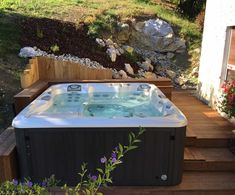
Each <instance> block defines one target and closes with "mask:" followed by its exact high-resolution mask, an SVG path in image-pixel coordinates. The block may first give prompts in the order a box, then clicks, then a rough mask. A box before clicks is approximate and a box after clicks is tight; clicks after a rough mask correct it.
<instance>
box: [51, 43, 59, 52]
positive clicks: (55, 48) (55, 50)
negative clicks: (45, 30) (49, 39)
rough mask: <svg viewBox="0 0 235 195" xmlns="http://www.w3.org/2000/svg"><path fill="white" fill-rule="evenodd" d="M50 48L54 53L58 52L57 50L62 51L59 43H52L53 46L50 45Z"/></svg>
mask: <svg viewBox="0 0 235 195" xmlns="http://www.w3.org/2000/svg"><path fill="white" fill-rule="evenodd" d="M50 50H51V51H52V52H53V53H57V52H59V51H60V47H59V46H58V45H57V44H55V45H52V46H51V47H50Z"/></svg>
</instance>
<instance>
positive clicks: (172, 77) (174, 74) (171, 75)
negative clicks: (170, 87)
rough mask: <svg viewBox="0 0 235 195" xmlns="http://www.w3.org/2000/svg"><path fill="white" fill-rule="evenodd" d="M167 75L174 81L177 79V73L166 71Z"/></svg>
mask: <svg viewBox="0 0 235 195" xmlns="http://www.w3.org/2000/svg"><path fill="white" fill-rule="evenodd" d="M166 74H167V75H168V76H169V77H170V78H171V79H174V78H175V77H176V75H177V74H176V73H175V72H174V71H173V70H166Z"/></svg>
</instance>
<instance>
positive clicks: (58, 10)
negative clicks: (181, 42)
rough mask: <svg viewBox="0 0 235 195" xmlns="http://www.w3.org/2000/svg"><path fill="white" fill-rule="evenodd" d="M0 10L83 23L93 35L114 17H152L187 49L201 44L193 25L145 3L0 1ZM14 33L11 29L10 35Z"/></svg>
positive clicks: (141, 0) (144, 0) (123, 0)
mask: <svg viewBox="0 0 235 195" xmlns="http://www.w3.org/2000/svg"><path fill="white" fill-rule="evenodd" d="M0 10H4V11H5V12H6V13H15V14H20V15H23V16H33V17H48V18H56V19H61V20H65V21H71V22H75V23H78V22H81V21H85V22H86V23H89V24H90V25H91V28H92V30H94V31H96V30H97V29H99V27H100V26H101V27H108V24H109V23H110V20H111V21H112V18H114V17H115V18H119V19H120V20H125V19H128V18H133V17H136V16H143V15H151V16H153V15H155V16H158V17H160V18H162V19H164V20H166V21H168V22H169V23H171V24H172V25H174V26H176V27H177V29H179V32H178V33H179V34H180V35H181V36H182V37H184V38H185V39H187V41H188V43H189V48H197V47H200V42H201V33H200V31H199V28H198V26H197V25H196V24H195V23H193V22H191V21H188V20H187V19H185V18H182V17H181V16H180V15H179V14H178V13H176V12H175V11H174V10H173V9H171V8H168V7H166V6H162V5H158V4H156V3H151V2H150V1H149V0H119V1H107V0H1V2H0ZM110 18H111V19H110ZM7 25H8V24H6V26H7ZM9 25H10V24H9ZM97 25H98V26H97ZM4 28H8V27H4ZM14 32H15V29H14V28H13V29H12V33H14ZM16 34H17V33H16Z"/></svg>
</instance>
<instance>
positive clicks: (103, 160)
mask: <svg viewBox="0 0 235 195" xmlns="http://www.w3.org/2000/svg"><path fill="white" fill-rule="evenodd" d="M100 162H101V163H103V164H104V163H106V162H107V158H106V157H105V156H104V157H103V158H101V159H100Z"/></svg>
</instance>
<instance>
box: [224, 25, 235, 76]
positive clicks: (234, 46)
mask: <svg viewBox="0 0 235 195" xmlns="http://www.w3.org/2000/svg"><path fill="white" fill-rule="evenodd" d="M229 31H230V32H229V40H228V58H227V59H228V60H227V76H226V80H229V79H231V78H235V27H230V29H229Z"/></svg>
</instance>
